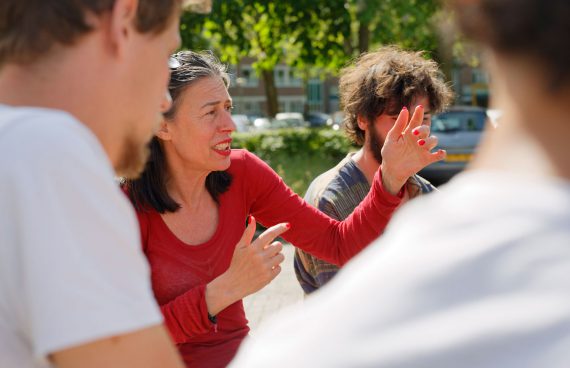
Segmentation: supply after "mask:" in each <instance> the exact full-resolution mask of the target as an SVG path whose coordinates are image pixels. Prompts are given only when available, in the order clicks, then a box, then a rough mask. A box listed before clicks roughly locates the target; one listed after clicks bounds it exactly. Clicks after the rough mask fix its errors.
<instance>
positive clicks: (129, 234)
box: [0, 106, 162, 368]
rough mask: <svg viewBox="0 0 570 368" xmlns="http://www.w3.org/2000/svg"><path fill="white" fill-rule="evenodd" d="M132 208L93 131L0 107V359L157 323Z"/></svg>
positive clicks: (20, 362) (51, 116)
mask: <svg viewBox="0 0 570 368" xmlns="http://www.w3.org/2000/svg"><path fill="white" fill-rule="evenodd" d="M149 276H150V275H149V268H148V264H147V262H146V260H145V258H144V255H143V254H142V252H141V248H140V239H139V230H138V226H137V222H136V216H135V214H134V212H133V209H132V208H131V206H130V204H129V203H128V200H127V199H126V197H125V196H124V195H123V194H122V193H121V191H120V189H119V188H118V186H117V184H116V183H115V181H114V172H113V169H112V167H111V165H110V162H109V160H108V158H107V156H106V154H105V152H104V151H103V148H102V146H101V145H100V143H99V141H98V140H97V139H96V137H95V136H94V135H93V134H92V133H91V131H90V130H88V129H87V128H86V127H85V126H84V125H82V124H80V123H79V122H78V121H77V120H76V119H74V118H73V117H72V116H70V115H69V114H66V113H64V112H61V111H56V110H48V109H36V108H12V107H7V106H0V367H2V368H12V367H14V368H16V367H17V368H27V367H47V366H50V364H49V362H48V360H47V359H46V356H47V355H48V354H50V353H52V352H56V351H59V350H61V349H64V348H68V347H72V346H76V345H81V344H84V343H88V342H92V341H94V340H97V339H101V338H105V337H110V336H113V335H117V334H122V333H127V332H132V331H136V330H138V329H141V328H145V327H149V326H152V325H156V324H159V323H161V321H162V317H161V314H160V311H159V309H158V307H157V306H156V303H155V301H154V298H153V295H152V290H151V285H150V277H149Z"/></svg>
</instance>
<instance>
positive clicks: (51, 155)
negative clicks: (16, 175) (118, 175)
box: [0, 105, 113, 175]
mask: <svg viewBox="0 0 570 368" xmlns="http://www.w3.org/2000/svg"><path fill="white" fill-rule="evenodd" d="M74 163H75V164H74ZM0 164H1V166H2V167H4V168H8V167H17V168H26V167H27V168H34V167H39V166H44V167H45V166H54V165H58V166H61V165H70V167H76V168H78V167H80V166H82V167H85V168H92V169H96V170H97V171H100V170H103V171H104V172H105V174H108V175H113V172H112V167H111V166H110V162H109V160H108V158H107V155H106V154H105V151H104V150H103V147H102V145H101V144H100V142H99V140H98V139H97V137H96V136H95V135H94V134H93V133H92V132H91V131H90V130H89V129H88V128H87V127H86V126H85V125H83V124H82V123H81V122H79V121H78V120H77V119H76V118H75V117H73V116H72V115H71V114H69V113H67V112H65V111H61V110H55V109H46V108H37V107H9V106H5V105H0ZM78 164H80V165H78ZM70 174H71V173H70Z"/></svg>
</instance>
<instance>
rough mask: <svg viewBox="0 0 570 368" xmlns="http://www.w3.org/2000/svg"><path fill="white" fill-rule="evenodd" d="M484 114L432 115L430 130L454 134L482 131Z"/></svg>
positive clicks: (462, 112) (452, 113) (468, 112)
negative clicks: (457, 132)
mask: <svg viewBox="0 0 570 368" xmlns="http://www.w3.org/2000/svg"><path fill="white" fill-rule="evenodd" d="M485 118H486V116H485V113H483V112H478V111H477V112H476V111H473V112H471V111H449V112H444V113H442V114H437V115H434V116H433V117H432V119H431V130H432V131H434V132H456V131H468V132H469V131H473V132H478V131H481V130H483V128H484V126H485Z"/></svg>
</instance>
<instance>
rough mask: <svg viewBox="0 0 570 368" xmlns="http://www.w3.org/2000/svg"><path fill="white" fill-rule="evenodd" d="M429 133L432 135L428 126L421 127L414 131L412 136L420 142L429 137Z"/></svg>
mask: <svg viewBox="0 0 570 368" xmlns="http://www.w3.org/2000/svg"><path fill="white" fill-rule="evenodd" d="M429 133H430V127H429V126H427V125H420V126H419V127H416V128H414V129H412V135H413V136H414V137H416V138H417V139H418V140H419V139H426V138H427V137H429Z"/></svg>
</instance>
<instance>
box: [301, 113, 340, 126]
mask: <svg viewBox="0 0 570 368" xmlns="http://www.w3.org/2000/svg"><path fill="white" fill-rule="evenodd" d="M305 120H306V121H307V122H308V123H309V126H310V127H311V128H321V127H325V126H327V125H332V122H333V121H332V118H331V116H330V115H328V114H325V113H322V112H310V113H308V114H307V115H306V116H305Z"/></svg>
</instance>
